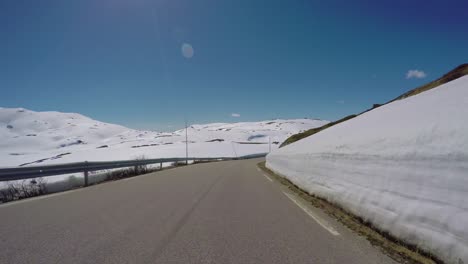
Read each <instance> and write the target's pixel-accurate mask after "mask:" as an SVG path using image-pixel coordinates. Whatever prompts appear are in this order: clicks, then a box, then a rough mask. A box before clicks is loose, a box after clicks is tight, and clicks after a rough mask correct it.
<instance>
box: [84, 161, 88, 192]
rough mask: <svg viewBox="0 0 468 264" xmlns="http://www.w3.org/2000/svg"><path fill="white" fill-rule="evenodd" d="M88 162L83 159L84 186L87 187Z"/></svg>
mask: <svg viewBox="0 0 468 264" xmlns="http://www.w3.org/2000/svg"><path fill="white" fill-rule="evenodd" d="M87 167H88V162H87V161H85V171H84V186H85V187H88V175H89V171H88V168H87Z"/></svg>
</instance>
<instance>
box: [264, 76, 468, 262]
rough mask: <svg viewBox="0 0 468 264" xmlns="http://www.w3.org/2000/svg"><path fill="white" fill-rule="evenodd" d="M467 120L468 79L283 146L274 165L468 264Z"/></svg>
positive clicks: (387, 226) (411, 238)
mask: <svg viewBox="0 0 468 264" xmlns="http://www.w3.org/2000/svg"><path fill="white" fill-rule="evenodd" d="M467 120H468V76H464V77H461V78H459V79H456V80H453V81H451V82H449V83H446V84H444V85H441V86H439V87H437V88H434V89H432V90H428V91H425V92H423V93H420V94H417V95H414V96H412V97H409V98H406V99H403V100H397V101H394V102H391V103H389V104H387V105H384V106H381V107H379V108H377V109H374V110H372V111H369V112H366V113H364V114H362V115H360V116H357V117H356V118H354V119H351V120H349V121H346V122H343V123H340V124H337V125H335V126H332V127H330V128H328V129H326V130H323V131H321V132H319V133H317V134H315V135H312V136H310V137H307V138H305V139H302V140H300V141H297V142H295V143H292V144H290V145H288V146H285V147H283V148H280V149H276V150H275V151H273V152H272V153H270V154H269V155H268V156H267V167H268V168H270V169H272V170H273V171H275V172H277V173H279V174H281V175H283V176H284V177H286V178H288V179H289V180H291V181H292V182H293V183H294V184H297V185H298V186H300V187H301V188H303V189H304V190H306V191H308V192H310V193H313V194H316V195H318V196H320V197H323V198H325V199H327V200H328V201H330V202H333V203H336V204H339V205H341V206H343V207H344V208H346V209H347V210H349V211H351V212H352V213H354V214H356V215H358V216H360V217H362V218H363V219H365V220H366V221H369V222H371V223H372V224H374V225H375V226H377V227H378V228H380V229H382V230H385V231H387V232H389V233H391V234H392V235H394V236H396V237H398V238H400V239H403V240H404V241H407V242H409V243H412V244H414V245H418V246H419V247H420V248H422V249H425V250H427V251H429V252H432V253H433V254H435V255H436V256H438V257H440V258H441V259H443V260H445V261H447V262H449V263H459V260H461V261H463V262H464V263H468V122H467ZM460 263H461V262H460Z"/></svg>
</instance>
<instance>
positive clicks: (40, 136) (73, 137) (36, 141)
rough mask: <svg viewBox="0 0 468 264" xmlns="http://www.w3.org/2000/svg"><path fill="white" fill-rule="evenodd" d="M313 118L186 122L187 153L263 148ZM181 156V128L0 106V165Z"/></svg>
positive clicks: (312, 121)
mask: <svg viewBox="0 0 468 264" xmlns="http://www.w3.org/2000/svg"><path fill="white" fill-rule="evenodd" d="M327 123H328V121H324V120H317V119H291V120H280V119H277V120H270V121H261V122H241V123H216V124H205V125H192V126H190V127H189V128H188V139H189V140H188V141H189V144H188V145H189V155H190V156H193V157H236V156H243V155H250V154H258V153H265V152H268V150H269V141H270V140H271V142H272V148H277V147H278V146H279V144H280V143H281V142H283V141H284V140H285V139H286V138H287V137H289V136H290V135H292V134H294V133H298V132H300V131H303V130H307V129H310V128H314V127H318V126H322V125H324V124H327ZM141 156H144V157H145V158H168V157H185V129H182V130H178V131H175V132H170V133H166V132H155V131H141V130H134V129H129V128H126V127H123V126H119V125H114V124H108V123H103V122H99V121H96V120H93V119H91V118H88V117H86V116H83V115H80V114H74V113H60V112H34V111H30V110H26V109H22V108H0V167H14V166H28V165H42V164H53V163H66V162H77V161H85V160H88V161H105V160H127V159H134V158H139V157H141Z"/></svg>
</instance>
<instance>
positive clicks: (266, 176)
mask: <svg viewBox="0 0 468 264" xmlns="http://www.w3.org/2000/svg"><path fill="white" fill-rule="evenodd" d="M263 176H265V178H267V179H268V180H269V181H271V182H272V181H273V180H272V179H271V178H270V177H268V175H266V174H263Z"/></svg>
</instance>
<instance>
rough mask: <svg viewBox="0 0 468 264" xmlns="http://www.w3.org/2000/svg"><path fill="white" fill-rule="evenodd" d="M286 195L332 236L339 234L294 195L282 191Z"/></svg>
mask: <svg viewBox="0 0 468 264" xmlns="http://www.w3.org/2000/svg"><path fill="white" fill-rule="evenodd" d="M283 193H284V195H286V197H288V198H289V199H290V200H291V201H293V202H294V203H295V204H296V205H297V206H299V208H301V209H302V210H303V211H304V212H306V213H307V214H308V215H309V216H310V217H311V218H312V219H314V220H315V222H317V223H318V224H319V225H321V226H322V227H323V228H325V230H327V231H328V232H330V233H331V234H332V235H334V236H339V235H340V233H338V231H336V230H335V229H334V228H333V227H332V226H331V225H330V224H329V223H327V221H325V220H323V219H322V218H320V217H318V216H316V215H315V214H314V213H313V212H312V211H311V210H310V209H309V208H307V207H306V206H305V205H303V204H301V203H300V202H299V201H298V200H297V199H296V198H294V196H292V195H291V194H289V193H286V192H283Z"/></svg>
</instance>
